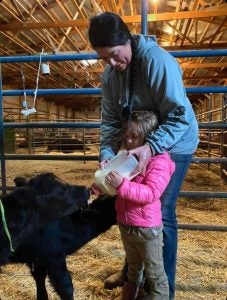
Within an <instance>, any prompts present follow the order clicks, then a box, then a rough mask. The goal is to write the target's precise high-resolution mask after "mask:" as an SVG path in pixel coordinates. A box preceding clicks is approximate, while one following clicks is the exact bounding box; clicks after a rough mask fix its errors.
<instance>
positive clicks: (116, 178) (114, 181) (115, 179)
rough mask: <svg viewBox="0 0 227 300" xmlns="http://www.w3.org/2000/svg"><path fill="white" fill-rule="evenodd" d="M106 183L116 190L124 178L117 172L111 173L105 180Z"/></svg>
mask: <svg viewBox="0 0 227 300" xmlns="http://www.w3.org/2000/svg"><path fill="white" fill-rule="evenodd" d="M105 181H106V183H108V184H109V185H111V186H112V187H114V188H116V187H118V186H119V185H120V184H121V183H122V181H123V176H121V175H120V174H119V173H117V172H115V171H111V172H110V173H109V174H108V175H107V176H106V178H105Z"/></svg>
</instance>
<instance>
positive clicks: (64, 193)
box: [13, 173, 90, 220]
mask: <svg viewBox="0 0 227 300" xmlns="http://www.w3.org/2000/svg"><path fill="white" fill-rule="evenodd" d="M14 181H15V184H16V186H17V187H16V188H15V190H14V191H13V194H14V198H15V200H16V201H17V202H18V203H19V204H20V205H22V206H24V207H28V208H34V209H37V210H39V211H40V210H41V211H42V218H43V220H44V219H45V218H47V219H52V217H53V218H57V217H61V216H64V215H68V214H70V213H72V212H73V211H76V210H78V209H80V208H82V207H86V206H87V202H88V199H89V197H90V192H89V190H88V189H87V188H86V187H85V186H79V185H71V184H68V183H66V182H64V181H63V180H61V179H60V178H58V177H57V176H56V175H54V174H53V173H41V174H39V175H36V176H34V177H32V178H31V179H29V180H27V179H25V178H23V177H16V178H15V179H14Z"/></svg>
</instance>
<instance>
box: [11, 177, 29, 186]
mask: <svg viewBox="0 0 227 300" xmlns="http://www.w3.org/2000/svg"><path fill="white" fill-rule="evenodd" d="M14 182H15V185H16V186H17V187H20V186H23V185H25V184H26V183H27V182H28V180H27V179H26V178H25V177H23V176H17V177H15V178H14Z"/></svg>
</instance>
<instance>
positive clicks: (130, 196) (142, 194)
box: [116, 152, 175, 227]
mask: <svg viewBox="0 0 227 300" xmlns="http://www.w3.org/2000/svg"><path fill="white" fill-rule="evenodd" d="M174 171H175V164H174V162H173V161H172V160H171V158H170V156H169V154H168V153H167V152H165V153H163V154H158V155H155V156H153V157H151V159H150V161H149V163H148V165H147V170H146V172H145V175H137V176H136V177H135V178H134V179H133V180H132V181H130V180H128V179H126V178H124V179H123V181H122V183H121V184H120V185H119V186H118V187H117V199H116V211H117V221H118V222H119V223H121V224H125V225H129V226H138V227H154V226H159V225H161V223H162V215H161V202H160V197H161V195H162V193H163V192H164V190H165V189H166V187H167V185H168V183H169V181H170V179H171V176H172V174H173V172H174Z"/></svg>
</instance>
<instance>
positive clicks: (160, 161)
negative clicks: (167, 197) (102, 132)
mask: <svg viewBox="0 0 227 300" xmlns="http://www.w3.org/2000/svg"><path fill="white" fill-rule="evenodd" d="M157 127H158V119H157V116H156V115H155V114H154V112H152V111H135V112H132V113H131V116H130V119H129V121H128V122H127V124H126V126H124V127H123V142H124V144H125V147H126V149H127V150H132V149H134V148H137V147H140V146H142V145H143V144H144V143H145V139H146V136H147V133H148V132H149V133H150V132H153V131H154V130H155V129H156V128H157ZM174 170H175V164H174V162H173V161H172V160H171V159H170V156H169V154H168V153H167V152H165V153H162V154H157V155H154V156H152V157H151V158H150V160H149V162H148V165H147V168H146V171H145V172H143V173H141V174H139V175H137V176H136V177H135V178H134V179H132V180H131V181H130V180H128V179H126V178H123V177H122V176H121V175H120V174H118V173H117V172H115V171H111V172H110V173H109V174H108V175H107V176H106V183H108V184H109V185H111V186H112V187H114V188H115V189H116V192H117V198H116V211H117V221H118V223H119V229H120V233H121V237H122V242H123V245H124V249H125V252H126V261H127V264H128V271H127V281H125V282H124V286H123V296H122V299H123V300H133V299H136V297H137V293H138V289H139V285H140V283H141V281H142V277H143V271H145V276H146V279H147V281H148V284H149V286H150V295H148V296H146V297H147V298H146V299H152V300H168V299H169V286H168V280H167V276H166V273H165V270H164V265H163V253H162V246H163V236H162V215H161V202H160V197H161V195H162V193H163V192H164V190H165V188H166V187H167V185H168V183H169V181H170V178H171V175H172V174H173V172H174Z"/></svg>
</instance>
